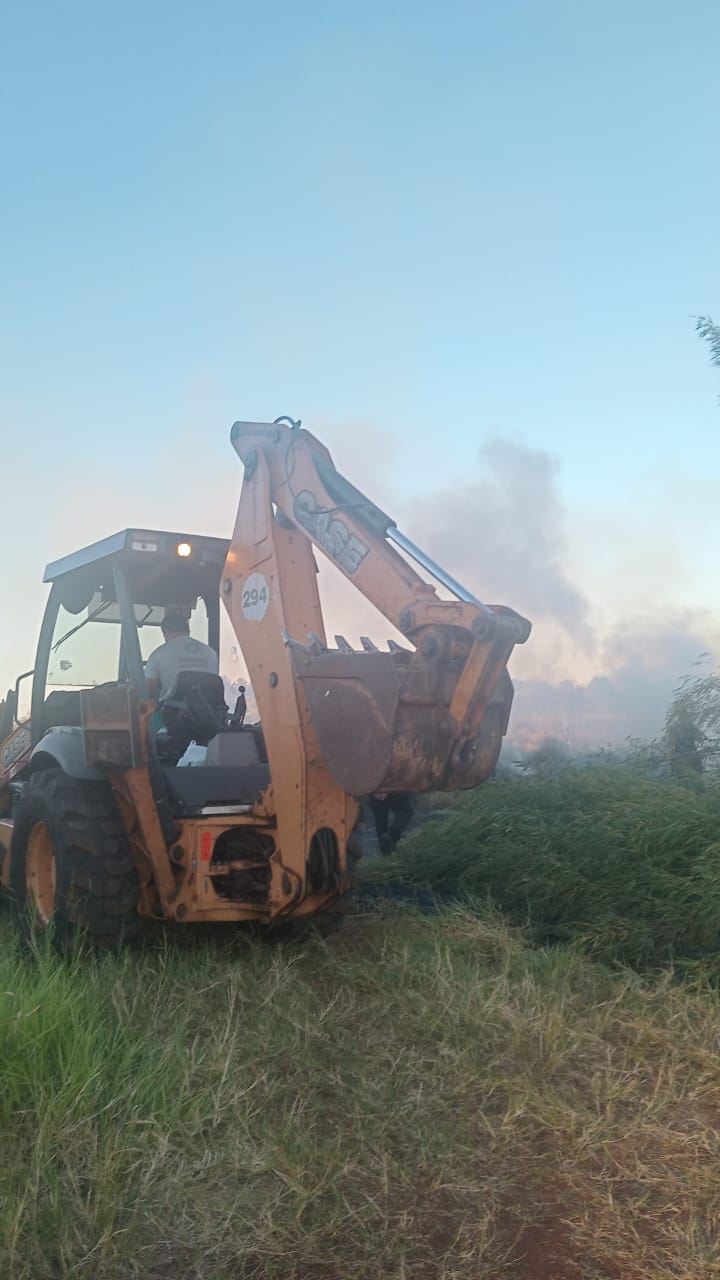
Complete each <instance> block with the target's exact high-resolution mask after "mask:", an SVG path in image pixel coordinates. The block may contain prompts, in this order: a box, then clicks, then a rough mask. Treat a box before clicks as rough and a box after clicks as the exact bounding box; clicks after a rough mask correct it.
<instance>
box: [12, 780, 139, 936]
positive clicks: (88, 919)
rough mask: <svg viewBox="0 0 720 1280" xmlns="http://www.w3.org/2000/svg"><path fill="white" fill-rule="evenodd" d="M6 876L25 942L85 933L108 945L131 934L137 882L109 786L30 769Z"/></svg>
mask: <svg viewBox="0 0 720 1280" xmlns="http://www.w3.org/2000/svg"><path fill="white" fill-rule="evenodd" d="M10 883H11V887H12V891H13V896H14V899H15V907H16V910H17V914H18V920H19V925H20V930H21V933H22V935H23V938H24V939H25V940H26V941H28V942H33V941H37V940H39V939H40V938H42V937H43V935H46V934H47V933H50V934H51V936H52V942H53V945H54V946H55V947H56V948H58V949H59V950H64V949H65V948H67V946H68V945H69V944H70V943H72V942H73V941H74V940H75V939H77V938H79V937H80V936H84V937H85V938H86V939H87V941H89V942H90V943H91V945H93V946H95V947H99V948H105V949H107V948H115V947H118V946H120V945H121V944H122V943H124V942H130V941H132V940H133V939H135V938H137V937H138V936H139V935H140V933H141V932H142V930H143V921H142V919H141V918H140V916H138V914H137V905H138V898H139V893H140V884H139V880H138V875H137V871H136V868H135V862H134V859H133V856H132V852H131V849H130V846H129V844H128V842H127V839H126V836H125V830H124V828H123V824H122V821H121V818H120V814H119V813H118V810H117V806H116V804H115V799H114V796H113V793H112V789H111V788H110V787H109V786H108V785H107V784H106V783H104V782H79V781H78V780H77V779H75V778H69V777H68V776H67V774H64V773H63V772H62V771H61V770H60V769H48V770H43V771H41V772H39V773H36V774H33V775H32V777H31V778H30V780H29V782H28V784H27V787H26V788H25V791H24V793H23V796H22V798H21V800H20V803H19V804H18V808H17V816H16V819H15V827H14V831H13V838H12V846H11V857H10Z"/></svg>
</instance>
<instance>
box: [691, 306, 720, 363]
mask: <svg viewBox="0 0 720 1280" xmlns="http://www.w3.org/2000/svg"><path fill="white" fill-rule="evenodd" d="M695 332H696V333H698V334H699V335H700V337H701V338H702V340H703V342H707V344H708V346H709V347H710V361H711V363H712V364H714V365H715V368H716V369H720V325H717V324H715V323H714V321H713V319H712V317H711V316H696V317H695Z"/></svg>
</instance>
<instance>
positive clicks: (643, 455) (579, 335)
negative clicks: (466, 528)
mask: <svg viewBox="0 0 720 1280" xmlns="http://www.w3.org/2000/svg"><path fill="white" fill-rule="evenodd" d="M719 51H720V8H719V7H718V6H717V5H716V4H715V3H712V2H711V0H690V2H689V3H688V4H686V5H685V6H681V5H679V4H677V3H676V2H675V0H673V2H672V3H670V2H667V0H630V2H629V3H628V2H626V3H623V4H621V3H618V2H617V0H609V2H605V3H602V4H600V3H594V2H589V0H588V2H584V0H574V2H570V0H533V2H531V0H502V2H500V0H492V2H487V3H483V2H481V0H478V2H476V3H465V2H464V0H449V2H448V0H446V2H445V3H443V4H439V3H432V4H429V3H423V2H422V0H416V2H415V3H406V2H405V0H394V2H393V0H390V2H388V3H385V4H379V3H375V0H363V2H362V3H359V2H358V3H356V2H355V0H335V2H334V3H329V2H327V0H313V2H312V3H310V2H309V0H308V3H300V2H298V0H296V2H295V3H290V2H287V0H285V2H283V0H277V2H272V0H266V3H264V4H258V3H253V4H246V3H244V2H243V0H236V2H235V3H224V2H221V0H207V2H206V3H202V4H201V3H199V2H197V3H183V2H182V0H176V2H174V3H165V2H164V0H145V2H144V3H137V2H136V0H124V2H123V3H119V2H114V0H113V2H112V3H111V2H109V0H104V2H103V0H101V2H100V3H98V0H94V3H82V2H80V0H63V2H62V3H57V2H55V3H47V2H46V0H22V2H20V0H3V3H2V4H1V5H0V99H1V113H0V118H1V119H2V122H3V124H2V175H3V189H4V198H3V200H2V203H1V205H0V244H2V261H3V267H2V282H3V283H2V297H1V299H0V361H1V362H2V378H0V421H1V422H2V435H3V459H4V463H3V473H4V483H3V500H2V506H1V507H0V511H1V512H2V514H1V516H0V519H1V521H2V529H3V543H4V546H5V551H6V554H5V562H6V566H7V574H8V581H9V596H10V608H11V611H12V612H14V614H15V616H16V619H17V626H16V627H15V628H14V629H13V635H12V637H8V636H7V635H6V636H5V637H4V638H3V639H2V640H1V641H0V668H1V672H0V678H2V679H5V678H7V679H8V680H9V678H10V677H11V676H12V675H13V673H14V668H15V665H27V662H26V658H27V655H28V653H29V651H30V649H31V646H32V643H33V637H34V632H35V628H36V623H37V616H38V612H39V609H40V608H41V604H42V599H43V594H44V593H43V589H42V588H41V587H40V579H41V576H42V568H43V565H44V563H45V561H46V560H49V559H53V558H55V557H56V556H58V555H61V554H64V553H65V552H66V551H69V550H72V549H73V548H74V546H75V545H82V544H83V543H84V542H87V541H92V540H93V539H94V538H96V537H100V536H103V535H104V534H106V533H109V532H111V531H113V530H114V529H115V528H116V527H121V526H123V525H125V524H133V523H144V524H149V525H151V524H157V525H163V524H164V525H170V526H171V527H172V526H174V527H182V526H185V527H188V528H190V529H202V527H203V526H204V527H205V529H206V530H207V531H208V532H229V530H230V527H231V524H232V516H233V504H234V501H235V497H236V494H237V487H238V485H239V482H240V476H239V474H238V472H239V464H238V463H237V460H236V458H235V455H234V454H233V452H232V450H231V449H230V446H229V443H228V429H229V426H230V423H231V422H232V420H233V419H234V418H238V417H243V418H272V417H274V416H276V415H277V414H278V413H283V412H289V413H293V414H298V415H301V416H302V417H303V418H304V420H305V421H306V424H307V425H309V426H310V427H311V429H312V428H315V429H316V430H317V431H318V434H321V435H322V436H323V438H324V439H326V440H327V441H328V442H329V443H330V445H331V447H332V449H333V452H334V455H335V457H336V461H337V462H338V464H339V465H340V467H341V469H345V470H346V471H348V472H350V474H351V478H353V479H356V480H359V481H360V482H361V483H367V485H368V487H370V488H372V486H373V484H375V485H376V487H378V488H379V489H380V490H381V492H382V495H383V496H385V495H390V497H391V498H392V499H394V500H395V502H396V504H397V505H398V507H399V509H400V510H401V511H405V510H407V511H411V510H412V505H413V503H414V502H415V500H416V499H417V500H418V501H419V500H420V499H423V498H425V497H426V496H427V495H430V494H432V493H433V492H434V491H435V490H436V489H438V488H439V489H442V490H444V491H447V490H450V491H451V492H452V488H453V486H454V485H457V484H464V483H466V482H467V480H468V477H469V476H474V475H481V469H482V460H481V458H480V451H481V448H482V445H483V442H484V441H485V440H486V439H487V438H488V437H489V436H500V437H507V438H510V439H511V440H513V441H515V442H516V443H518V444H519V445H521V446H524V447H527V448H529V449H531V450H536V451H537V450H541V451H547V452H549V453H550V454H552V455H554V457H555V458H556V459H557V463H558V466H557V472H556V488H557V499H558V502H559V503H560V504H563V505H564V508H565V511H566V517H565V526H564V528H565V545H564V548H563V553H562V554H563V556H564V557H565V560H564V563H565V566H566V569H567V572H568V573H569V574H570V575H571V576H572V577H573V580H574V581H576V582H578V583H579V584H580V586H581V588H582V589H583V590H585V591H586V592H587V593H588V595H589V597H590V602H591V607H592V609H593V610H594V612H595V614H596V615H597V617H598V618H602V625H603V626H612V625H615V624H617V623H618V621H619V620H620V617H621V613H622V610H623V609H627V608H629V607H630V604H628V601H630V602H632V601H633V600H636V599H641V600H643V601H644V603H645V604H646V603H647V600H646V596H647V593H648V591H649V590H650V587H649V585H648V584H649V583H652V590H653V591H654V592H657V590H658V583H659V587H660V594H659V597H658V599H659V606H658V607H660V606H662V607H665V604H666V603H667V604H668V607H669V606H672V604H673V601H675V602H677V601H680V602H681V603H683V604H686V605H687V606H688V607H693V608H694V607H698V608H702V607H706V608H709V610H710V612H711V613H713V614H714V613H715V612H720V606H716V603H715V602H716V600H717V598H718V592H717V588H718V586H720V583H719V582H718V574H717V571H716V570H715V568H714V564H715V559H716V555H715V550H714V547H715V545H716V544H715V541H714V536H715V533H716V532H720V529H718V528H717V526H718V523H719V522H720V517H718V516H717V515H716V514H715V510H714V508H715V502H714V495H715V493H716V491H717V484H716V481H717V479H718V473H719V472H720V443H719V436H718V424H719V419H718V414H719V412H720V410H718V407H717V403H716V395H717V391H718V389H719V388H718V385H717V383H716V379H715V377H714V375H713V371H712V370H711V369H710V366H709V363H708V360H707V356H706V353H705V351H704V350H703V348H702V346H701V344H700V343H699V341H698V340H697V338H696V336H695V335H694V333H693V321H692V318H691V317H692V315H693V314H696V313H698V312H710V313H711V314H712V313H713V311H714V312H715V313H716V318H718V319H720V237H718V230H717V208H718V196H719V195H720V177H719V176H718V166H717V163H716V160H717V155H716V150H717V148H716V133H717V127H716V117H717V110H716V107H717V101H716V97H717V95H716V75H717V63H718V53H719ZM383 440H384V441H385V443H383ZM478 468H480V470H478ZM424 509H426V508H424ZM416 532H417V531H416ZM629 545H631V546H632V548H633V555H632V556H631V557H629V560H628V557H627V550H628V546H629ZM663 548H665V550H663ZM10 549H12V553H11V551H10ZM635 552H637V554H635ZM481 555H482V547H481V546H480V545H479V546H478V557H479V559H481ZM8 557H9V561H8ZM658 557H660V559H658ZM638 558H639V559H638ZM669 560H672V562H673V563H672V566H670V569H669V570H668V574H669V582H670V586H668V597H667V601H663V599H662V584H663V582H664V581H665V578H666V575H665V572H664V568H663V565H664V563H665V561H669ZM629 561H630V562H631V567H630V568H628V563H629ZM636 562H637V563H636ZM650 562H652V563H651V565H650V569H648V564H649V563H650ZM632 566H634V567H632ZM447 567H448V569H450V571H453V567H454V566H453V565H452V564H449V565H448V566H447ZM633 575H634V576H633ZM713 575H714V576H713ZM478 578H479V581H480V583H482V572H481V568H480V569H479V570H478ZM514 591H515V594H516V592H517V588H514V585H513V584H512V583H508V590H507V592H506V598H507V599H508V600H509V601H510V602H511V603H513V604H515V605H516V606H517V607H520V608H522V604H523V602H522V599H517V598H515V595H514Z"/></svg>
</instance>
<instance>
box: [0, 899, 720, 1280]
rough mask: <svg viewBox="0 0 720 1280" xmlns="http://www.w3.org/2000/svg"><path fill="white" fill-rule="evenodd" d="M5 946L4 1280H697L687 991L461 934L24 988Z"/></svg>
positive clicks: (413, 932)
mask: <svg viewBox="0 0 720 1280" xmlns="http://www.w3.org/2000/svg"><path fill="white" fill-rule="evenodd" d="M178 936H180V935H179V931H178V934H174V935H173V938H177V937H178ZM4 939H5V940H4V941H3V943H2V947H1V948H0V991H1V992H2V995H1V996H0V1018H1V1019H2V1029H1V1033H0V1055H1V1058H0V1080H1V1081H2V1089H1V1091H0V1110H1V1113H2V1137H3V1145H2V1150H3V1159H2V1165H1V1171H0V1182H1V1186H2V1200H1V1207H0V1275H2V1276H3V1277H8V1278H9V1280H26V1278H28V1280H30V1278H32V1280H41V1278H42V1280H57V1278H58V1277H65V1276H68V1277H69V1276H72V1277H77V1278H78V1280H126V1278H127V1277H135V1276H137V1277H141V1276H142V1277H148V1278H149V1280H166V1278H167V1280H170V1278H171V1277H172V1278H173V1280H175V1278H176V1277H177V1278H178V1280H186V1278H187V1280H189V1278H190V1277H202V1278H203V1280H220V1278H223V1280H225V1278H240V1277H242V1278H243V1280H244V1278H247V1280H260V1278H261V1277H262V1278H263V1280H264V1278H266V1277H267V1278H268V1280H276V1278H277V1280H280V1277H283V1280H285V1278H288V1280H295V1278H297V1280H361V1278H362V1280H366V1278H367V1280H370V1278H374V1277H387V1278H388V1280H401V1278H402V1280H436V1278H437V1280H440V1278H443V1280H481V1278H483V1277H488V1278H490V1277H508V1278H514V1280H551V1278H552V1280H570V1278H572V1280H575V1278H582V1280H639V1278H640V1277H643V1278H645V1280H665V1278H668V1280H669V1278H670V1277H674V1278H678V1280H679V1278H680V1277H683V1278H684V1280H694V1278H695V1277H697V1280H701V1278H705V1277H711V1276H713V1275H720V1243H719V1242H718V1232H717V1222H718V1215H719V1214H720V1183H719V1182H718V1178H717V1163H718V1158H719V1157H720V1137H718V1134H719V1133H720V1057H719V1056H718V1044H719V1043H720V1039H719V1038H720V1002H719V1001H718V998H717V995H716V993H715V992H714V991H713V990H711V989H707V990H700V989H696V990H690V989H689V987H688V985H687V984H684V985H680V984H677V983H676V982H674V981H673V980H672V979H671V978H670V977H666V978H664V979H662V980H660V981H658V980H653V981H652V982H650V981H646V980H643V979H642V978H640V977H638V976H637V975H632V974H629V973H623V974H612V973H610V972H608V971H607V970H606V969H603V968H601V967H599V966H597V965H595V964H594V963H593V962H592V961H591V960H589V959H588V958H587V957H585V956H583V955H581V954H580V953H579V952H578V951H577V950H573V949H571V948H564V947H558V948H553V949H549V950H548V949H542V948H538V947H536V946H530V945H528V944H527V943H526V941H525V940H524V939H523V937H522V935H521V934H519V933H517V932H515V931H513V930H511V929H510V928H508V927H507V925H505V924H503V923H502V922H500V921H499V920H497V919H494V918H492V917H491V916H485V917H483V916H477V915H474V914H472V913H469V912H461V911H455V912H449V913H446V914H440V915H437V916H434V917H432V918H428V917H421V916H417V915H415V914H413V913H412V912H408V911H391V912H386V913H382V912H379V913H377V912H376V913H374V914H373V915H370V916H367V917H362V916H360V917H357V918H351V919H350V920H349V921H348V922H347V925H346V928H345V930H344V932H343V933H341V934H339V935H337V936H336V937H334V938H332V939H330V940H328V941H326V942H324V941H322V940H321V939H319V938H311V939H308V940H307V941H305V942H304V943H302V944H296V945H295V946H293V947H277V946H275V947H274V946H271V945H269V944H268V943H267V942H265V943H263V942H258V941H257V940H255V941H253V940H251V939H249V938H245V937H243V936H241V935H238V934H233V933H225V932H221V933H220V934H219V935H218V933H217V932H216V933H215V934H213V935H212V936H208V935H203V934H197V933H187V934H183V935H182V936H181V937H180V941H179V942H177V941H172V942H165V941H160V942H155V943H154V944H153V945H151V946H149V947H148V948H146V949H145V950H144V951H142V952H140V953H135V954H126V955H124V956H122V957H120V958H113V957H108V958H106V959H103V960H90V959H88V958H85V959H82V960H79V961H77V962H66V963H61V962H58V961H56V960H53V959H51V958H49V957H42V958H41V959H40V961H39V963H37V964H35V965H29V964H28V963H27V961H26V960H24V959H22V958H20V957H19V956H18V954H17V953H16V951H15V949H14V944H13V942H12V941H11V935H10V934H9V933H8V931H7V930H5V931H4Z"/></svg>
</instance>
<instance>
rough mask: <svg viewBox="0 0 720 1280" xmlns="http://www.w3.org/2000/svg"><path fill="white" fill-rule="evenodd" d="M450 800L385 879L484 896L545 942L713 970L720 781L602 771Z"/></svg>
mask: <svg viewBox="0 0 720 1280" xmlns="http://www.w3.org/2000/svg"><path fill="white" fill-rule="evenodd" d="M451 803H452V805H453V810H452V813H451V816H450V817H449V818H448V819H447V820H445V821H443V822H438V823H434V822H431V823H429V824H428V825H427V826H426V827H424V828H423V829H422V830H420V831H419V832H418V833H417V834H416V835H414V836H412V837H411V838H409V839H408V840H407V841H406V842H405V843H404V845H403V846H401V853H400V855H399V857H398V858H397V859H393V860H392V863H391V864H389V865H388V866H386V867H385V868H384V869H383V873H384V874H386V875H388V874H390V875H392V874H400V875H402V876H405V877H406V878H408V879H410V880H414V881H418V882H420V883H429V884H431V885H440V884H446V883H451V884H453V885H456V884H459V885H461V886H463V887H464V888H465V889H466V890H467V891H468V892H470V893H472V894H473V895H476V896H479V897H480V898H487V897H489V898H490V899H491V900H492V901H493V902H494V903H495V904H496V906H497V907H498V908H499V909H500V910H502V912H503V913H504V915H505V916H506V918H508V919H509V920H510V921H512V922H514V923H516V924H522V925H524V926H527V927H528V929H529V930H530V931H531V933H532V936H533V937H534V938H535V939H537V940H538V941H540V942H548V941H552V942H558V941H579V942H581V943H582V944H583V946H584V947H585V948H586V949H588V950H589V951H591V952H592V953H593V954H594V955H596V956H597V957H598V958H602V959H604V960H607V961H619V962H621V963H623V964H631V965H633V966H635V967H651V966H654V965H658V964H659V965H666V964H668V963H672V964H674V965H675V966H676V967H682V968H683V969H684V970H686V971H687V970H691V971H692V970H694V969H697V968H700V969H701V970H702V971H704V972H706V973H707V972H713V973H715V974H720V784H718V783H715V784H714V785H710V786H706V787H705V788H703V789H701V790H690V789H688V788H687V787H684V786H680V785H677V784H672V783H669V782H657V781H652V780H650V779H648V778H644V777H642V776H641V775H639V774H637V773H634V772H633V771H632V770H630V769H618V768H612V767H604V766H598V767H596V768H591V769H578V770H572V769H568V770H565V771H563V772H562V773H561V774H560V776H559V777H558V778H557V779H555V780H551V781H531V780H527V779H523V780H519V781H504V782H498V783H491V784H488V785H486V786H484V787H481V788H479V789H478V790H476V791H474V792H468V793H466V794H465V795H459V796H456V797H454V798H453V800H452V801H451Z"/></svg>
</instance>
